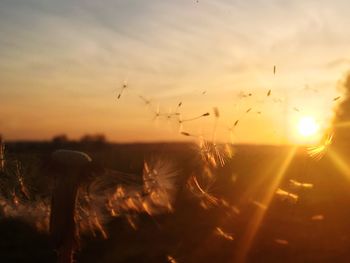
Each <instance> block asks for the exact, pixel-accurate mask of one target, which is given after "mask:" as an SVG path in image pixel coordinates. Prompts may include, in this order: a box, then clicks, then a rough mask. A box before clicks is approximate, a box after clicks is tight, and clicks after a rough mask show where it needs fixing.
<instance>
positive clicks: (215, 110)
mask: <svg viewBox="0 0 350 263" xmlns="http://www.w3.org/2000/svg"><path fill="white" fill-rule="evenodd" d="M213 111H214V116H215V118H219V117H220V112H219V109H218V107H214V108H213Z"/></svg>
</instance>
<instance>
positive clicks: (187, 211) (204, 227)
mask: <svg viewBox="0 0 350 263" xmlns="http://www.w3.org/2000/svg"><path fill="white" fill-rule="evenodd" d="M56 147H57V145H51V144H39V143H35V144H11V145H8V152H9V154H10V155H11V156H12V157H13V156H17V158H19V159H20V160H21V161H22V162H23V166H24V167H25V169H24V170H25V172H26V174H27V176H28V177H29V178H30V180H32V181H33V182H35V185H36V187H37V189H38V190H37V191H41V190H40V189H45V183H46V182H47V176H48V175H47V174H44V173H43V172H42V170H43V169H41V167H42V166H44V165H43V163H44V162H45V161H43V160H45V158H46V157H47V155H48V154H49V153H50V152H51V151H52V150H54V149H55V148H56ZM66 147H68V148H69V147H70V148H74V149H80V150H85V151H87V152H89V153H90V154H91V155H92V156H93V157H94V158H95V159H97V160H98V161H99V162H100V163H101V164H102V165H103V166H105V167H110V168H113V169H118V170H121V171H124V172H134V173H140V172H141V170H142V165H143V160H144V158H148V157H149V156H151V155H152V156H155V157H156V156H159V154H161V155H163V156H164V155H165V156H166V157H167V158H169V159H172V160H174V161H175V162H176V164H177V166H178V167H179V169H181V173H180V180H179V183H178V189H179V190H178V194H177V199H176V200H177V201H176V204H175V210H174V212H173V213H171V214H164V215H159V216H156V217H150V216H147V215H140V216H139V220H138V228H137V230H134V229H133V228H131V227H130V226H129V224H128V223H127V222H126V220H124V219H123V218H116V219H115V220H114V221H113V222H111V223H110V224H109V225H108V226H107V230H108V234H109V238H108V239H107V240H104V239H103V238H102V237H99V236H97V237H91V236H87V237H83V238H82V241H81V243H82V246H81V250H80V251H79V252H78V253H77V255H76V259H77V262H114V263H117V262H125V263H126V262H130V263H131V262H179V263H180V262H184V263H186V262H193V263H197V262H204V263H205V262H208V263H209V262H237V258H239V255H240V254H241V253H242V251H243V250H244V246H243V245H242V243H244V240H246V239H245V237H246V236H247V233H249V231H251V229H253V228H254V223H252V222H254V220H257V218H259V217H262V220H261V224H260V227H259V228H258V230H257V232H256V235H255V238H254V241H253V242H252V244H251V247H250V249H249V253H248V255H247V258H246V259H247V260H246V261H247V262H294V263H295V262H350V249H349V247H350V209H349V205H350V182H349V181H348V180H347V179H346V176H344V173H342V172H341V171H340V170H339V169H338V168H337V165H335V164H334V162H332V160H331V159H330V158H329V157H327V156H325V157H324V158H323V159H322V160H321V161H314V160H312V159H310V158H309V157H308V156H307V155H306V154H305V153H304V151H303V150H302V149H299V150H298V152H297V154H296V156H295V157H294V159H293V161H292V163H291V164H290V166H289V168H288V170H287V172H286V173H285V174H284V176H283V179H282V182H281V184H280V186H281V187H282V188H283V189H284V190H287V191H291V192H293V193H295V194H297V195H298V196H299V200H298V201H297V202H296V203H292V202H288V201H283V200H281V199H279V198H277V197H276V196H273V198H272V201H271V203H270V206H269V208H268V209H266V210H265V209H264V208H263V207H259V205H257V204H256V203H255V204H254V202H260V201H261V200H263V199H264V198H265V197H266V193H267V192H268V190H269V188H270V187H269V186H270V185H271V182H272V181H273V180H274V178H275V177H276V176H277V175H278V172H279V170H280V167H281V164H282V163H283V160H284V158H285V156H286V154H287V152H288V150H289V149H288V147H281V148H278V147H253V146H237V147H236V155H235V156H234V157H233V159H232V160H231V161H229V162H228V163H227V164H226V165H225V166H224V167H221V168H218V169H217V171H216V176H217V180H216V183H215V185H214V186H213V189H212V193H213V194H214V195H215V196H217V197H220V198H223V199H224V200H226V201H227V202H228V204H229V206H227V205H226V206H222V205H219V206H214V207H212V208H210V209H203V208H202V207H201V206H200V204H199V201H198V200H197V199H196V198H195V197H194V196H193V195H191V193H190V192H189V191H188V190H187V189H186V187H185V186H184V182H185V179H186V178H187V177H188V176H190V174H191V172H192V171H193V169H192V167H193V166H195V165H196V164H194V162H196V159H195V158H193V154H194V153H193V151H194V149H193V147H192V146H191V145H187V144H152V145H147V144H145V145H139V144H138V145H97V146H94V147H87V146H83V145H79V144H76V145H68V146H67V145H66ZM343 171H344V169H343ZM233 178H236V180H233ZM290 179H294V180H297V181H300V182H308V183H312V184H313V185H314V187H313V188H312V189H292V188H291V187H290V185H289V180H290ZM28 180H29V179H28ZM34 190H35V189H34ZM232 206H236V207H237V208H238V209H239V213H238V212H237V211H236V212H237V213H232V212H230V211H231V210H230V208H229V207H232ZM217 227H220V229H222V230H224V231H225V233H227V234H228V235H229V236H231V237H232V239H233V240H231V239H230V238H227V237H225V236H223V235H220V234H218V232H217V230H216V228H217ZM0 255H1V259H0V262H36V263H38V262H54V261H55V254H54V252H53V251H52V248H51V245H50V242H49V240H48V237H47V235H45V234H42V233H39V232H38V231H36V230H35V229H34V228H33V227H32V226H30V225H28V224H27V223H24V222H23V221H21V220H15V219H8V218H6V219H1V221H0ZM171 260H173V261H171ZM175 260H176V261H175Z"/></svg>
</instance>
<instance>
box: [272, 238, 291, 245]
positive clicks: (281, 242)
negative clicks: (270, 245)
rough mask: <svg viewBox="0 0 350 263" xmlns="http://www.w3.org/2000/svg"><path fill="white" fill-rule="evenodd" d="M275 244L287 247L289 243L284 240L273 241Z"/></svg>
mask: <svg viewBox="0 0 350 263" xmlns="http://www.w3.org/2000/svg"><path fill="white" fill-rule="evenodd" d="M275 242H276V243H277V244H279V245H283V246H287V245H288V244H289V242H288V241H287V240H285V239H278V238H277V239H275Z"/></svg>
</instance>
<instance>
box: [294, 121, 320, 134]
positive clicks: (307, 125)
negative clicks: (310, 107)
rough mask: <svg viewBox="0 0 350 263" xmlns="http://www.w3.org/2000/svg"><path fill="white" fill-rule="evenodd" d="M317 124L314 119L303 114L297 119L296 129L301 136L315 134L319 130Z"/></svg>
mask: <svg viewBox="0 0 350 263" xmlns="http://www.w3.org/2000/svg"><path fill="white" fill-rule="evenodd" d="M319 128H320V127H319V125H318V124H317V122H316V120H315V119H314V118H313V117H310V116H304V117H302V118H301V119H300V120H299V123H298V131H299V134H300V135H302V136H303V137H310V136H312V135H315V134H316V133H317V132H318V130H319Z"/></svg>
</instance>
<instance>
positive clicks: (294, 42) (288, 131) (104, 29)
mask: <svg viewBox="0 0 350 263" xmlns="http://www.w3.org/2000/svg"><path fill="white" fill-rule="evenodd" d="M348 7H349V3H348V2H347V1H345V0H336V1H332V2H330V1H326V0H321V1H292V2H291V1H282V0H280V1H277V0H274V1H273V0H265V1H263V0H257V1H228V0H218V1H209V0H208V1H204V0H200V1H199V2H198V3H197V2H196V1H184V0H179V1H170V0H162V1H161V0H152V1H136V0H130V1H111V0H106V1H92V0H87V1H82V0H79V1H74V2H71V1H67V0H63V1H45V2H42V1H39V0H22V1H19V0H5V1H2V2H1V3H0V33H1V35H2V38H1V39H0V103H1V107H0V133H2V134H3V135H4V136H5V138H6V139H10V140H15V139H49V138H51V137H53V136H54V135H57V134H60V133H65V134H67V135H68V136H69V137H70V138H79V137H80V136H82V135H83V134H86V133H90V134H93V133H103V134H105V135H106V137H107V138H108V139H110V140H112V141H121V142H127V141H164V140H175V141H178V140H185V139H187V138H186V137H184V136H182V135H180V134H179V132H178V130H179V127H178V126H179V125H177V124H176V123H173V122H171V121H167V120H166V119H159V120H157V121H153V113H152V111H151V110H149V108H148V107H147V106H146V105H144V103H143V102H142V100H141V99H140V98H139V97H138V96H139V95H142V96H144V97H145V98H147V99H151V100H152V108H153V110H154V109H155V108H156V107H158V105H159V108H160V111H161V112H165V113H166V112H171V111H172V110H174V109H175V108H176V105H177V104H178V103H179V102H180V101H181V102H182V103H183V105H182V107H181V113H182V117H183V118H190V117H193V116H198V115H200V114H203V113H205V112H212V109H213V107H218V108H219V110H220V119H219V120H218V124H217V127H218V128H217V139H218V140H221V141H226V140H228V139H229V137H230V132H229V127H231V126H232V125H233V123H234V122H235V121H236V120H237V119H239V120H240V122H239V125H237V127H236V128H235V129H234V133H233V137H234V138H233V139H234V142H237V143H265V144H269V143H272V144H278V143H288V142H291V141H292V142H295V140H296V139H295V136H296V134H297V133H296V131H297V122H298V120H299V119H300V117H301V116H313V117H314V118H315V120H316V121H317V122H318V124H319V125H320V127H321V129H324V128H326V127H327V125H328V124H327V123H328V121H329V120H330V119H331V118H332V109H333V108H334V107H335V104H336V103H338V101H337V102H334V101H333V98H334V97H336V96H338V95H339V94H338V93H339V91H338V90H337V85H338V82H339V80H340V79H341V78H342V77H343V75H344V73H345V72H346V70H347V69H348V67H349V64H350V58H349V57H348V54H350V46H349V45H348V43H349V41H350V29H349V28H348V27H347V26H346V25H348V24H349V22H350V17H349V16H348V14H347V10H348ZM274 65H276V74H275V75H274V74H273V67H274ZM124 81H127V82H128V88H127V90H125V92H124V93H123V95H122V97H121V99H120V100H117V98H116V97H117V93H118V91H119V89H120V88H121V86H122V84H123V82H124ZM268 90H271V91H272V92H271V96H269V97H267V95H266V93H267V92H268ZM203 91H205V92H206V93H205V94H204V95H203V94H202V93H203ZM249 93H252V96H248V97H245V98H242V95H244V94H249ZM249 108H252V110H251V111H250V112H249V113H246V111H247V109H249ZM214 122H215V120H214V117H212V116H210V117H208V118H204V119H200V120H197V121H193V122H190V123H186V124H184V125H183V126H184V127H183V130H184V131H187V132H191V133H193V134H200V135H204V136H207V137H210V136H211V133H212V130H213V125H214Z"/></svg>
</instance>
